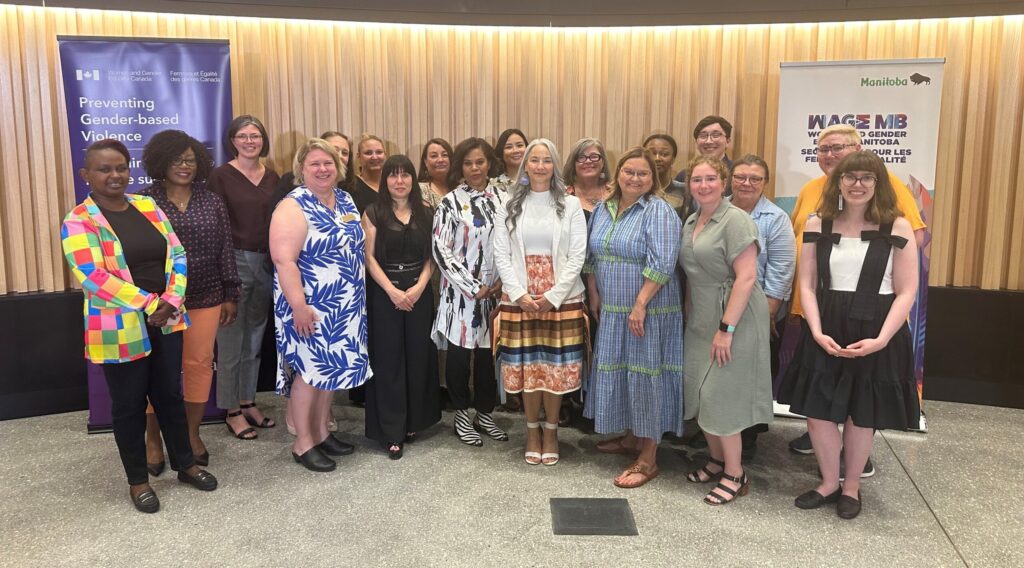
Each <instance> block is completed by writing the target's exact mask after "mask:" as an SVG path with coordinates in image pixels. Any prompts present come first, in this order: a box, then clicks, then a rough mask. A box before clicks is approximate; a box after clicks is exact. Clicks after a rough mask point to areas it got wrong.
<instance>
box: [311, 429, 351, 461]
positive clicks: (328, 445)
mask: <svg viewBox="0 0 1024 568" xmlns="http://www.w3.org/2000/svg"><path fill="white" fill-rule="evenodd" d="M316 447H317V449H319V450H320V451H321V452H323V453H325V454H327V455H329V456H347V455H349V454H351V453H352V452H354V451H356V447H355V446H353V445H352V444H348V443H345V442H342V441H341V440H339V439H337V438H335V437H334V434H327V437H326V438H324V441H323V442H320V443H319V444H317V445H316Z"/></svg>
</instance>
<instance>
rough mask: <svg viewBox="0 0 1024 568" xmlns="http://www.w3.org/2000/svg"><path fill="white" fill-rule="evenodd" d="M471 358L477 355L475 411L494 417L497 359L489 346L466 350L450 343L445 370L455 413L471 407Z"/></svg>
mask: <svg viewBox="0 0 1024 568" xmlns="http://www.w3.org/2000/svg"><path fill="white" fill-rule="evenodd" d="M470 355H473V408H475V409H476V411H477V412H483V413H484V414H490V413H491V412H492V411H493V410H494V402H495V398H496V397H497V395H498V383H496V382H495V379H494V356H493V355H492V354H491V350H490V349H489V348H487V347H478V348H477V349H466V348H464V347H459V346H458V345H454V344H452V343H449V344H448V359H447V360H446V362H445V370H444V371H445V372H444V376H445V381H446V382H447V383H448V396H449V397H450V398H451V401H452V407H454V408H455V410H466V409H467V408H469V356H470Z"/></svg>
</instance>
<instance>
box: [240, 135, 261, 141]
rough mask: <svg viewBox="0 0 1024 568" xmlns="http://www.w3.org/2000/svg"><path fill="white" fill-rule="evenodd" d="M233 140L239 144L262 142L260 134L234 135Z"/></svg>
mask: <svg viewBox="0 0 1024 568" xmlns="http://www.w3.org/2000/svg"><path fill="white" fill-rule="evenodd" d="M235 140H238V141H239V142H259V141H260V140H263V135H262V134H235Z"/></svg>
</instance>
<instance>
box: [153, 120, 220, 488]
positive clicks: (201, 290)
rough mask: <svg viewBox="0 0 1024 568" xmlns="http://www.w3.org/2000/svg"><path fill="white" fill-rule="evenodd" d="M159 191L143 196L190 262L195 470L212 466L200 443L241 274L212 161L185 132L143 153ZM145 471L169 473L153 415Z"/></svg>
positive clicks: (187, 370)
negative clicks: (220, 334) (216, 358)
mask: <svg viewBox="0 0 1024 568" xmlns="http://www.w3.org/2000/svg"><path fill="white" fill-rule="evenodd" d="M142 164H143V166H145V168H146V173H147V174H148V175H149V177H150V178H152V179H153V180H154V181H153V185H151V186H149V187H147V188H145V189H143V190H142V191H140V192H139V194H141V195H148V196H150V197H152V198H153V200H154V201H156V204H157V205H158V206H160V209H162V210H163V211H164V213H165V214H166V215H167V219H168V220H169V221H170V222H171V225H172V226H173V227H174V232H175V233H177V235H178V239H179V240H181V244H182V246H183V247H185V254H186V255H187V258H188V287H187V288H186V293H185V305H186V306H188V314H189V317H190V318H191V319H192V325H191V326H190V327H189V328H188V329H186V330H185V331H184V334H183V336H182V339H183V341H182V343H183V347H182V357H181V368H182V371H183V374H184V380H183V385H184V389H183V390H184V393H185V417H186V419H187V422H188V434H189V442H190V443H191V445H192V453H193V454H195V458H196V463H197V464H199V465H202V466H205V465H208V464H209V463H210V454H209V452H207V451H206V445H205V444H204V443H203V441H202V440H201V439H200V438H199V424H200V423H201V422H202V421H203V414H205V411H206V402H207V400H209V398H210V383H211V382H213V345H214V341H215V340H216V339H217V329H218V327H219V326H225V325H230V324H231V323H232V322H234V321H235V315H236V314H237V311H238V288H239V281H238V271H237V270H236V269H235V253H234V249H233V247H232V243H231V227H230V224H229V222H228V212H227V209H225V207H224V201H223V200H222V199H221V198H220V197H218V196H217V195H215V194H213V193H210V192H209V191H207V190H206V187H205V185H206V178H207V177H208V176H209V174H210V170H211V169H213V159H212V158H211V157H210V153H209V152H207V150H206V147H205V146H203V143H202V142H200V141H198V140H196V139H195V138H192V137H191V136H189V135H188V134H186V133H184V132H182V131H180V130H164V131H163V132H159V133H157V134H156V135H155V136H153V138H151V139H150V141H149V143H147V144H146V147H145V149H144V150H143V151H142ZM146 412H147V413H146V419H147V421H146V466H147V469H148V470H149V473H150V475H160V474H161V473H162V472H163V470H164V455H163V442H162V440H161V439H160V425H159V423H158V422H157V419H156V415H155V414H153V407H152V406H150V407H149V408H148V409H147V411H146Z"/></svg>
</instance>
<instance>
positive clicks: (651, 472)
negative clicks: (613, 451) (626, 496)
mask: <svg viewBox="0 0 1024 568" xmlns="http://www.w3.org/2000/svg"><path fill="white" fill-rule="evenodd" d="M658 473H660V471H659V470H658V466H656V465H648V464H644V463H640V462H634V463H633V465H631V466H629V467H628V468H626V471H623V472H622V474H623V475H639V476H640V478H641V479H640V482H639V483H626V482H625V481H619V480H618V479H616V480H614V481H613V482H612V483H614V484H615V486H616V487H621V488H623V489H636V488H637V487H640V486H642V485H646V484H647V482H648V481H650V480H652V479H654V478H655V477H658Z"/></svg>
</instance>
